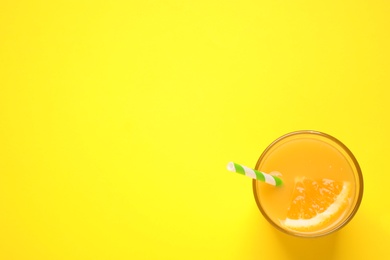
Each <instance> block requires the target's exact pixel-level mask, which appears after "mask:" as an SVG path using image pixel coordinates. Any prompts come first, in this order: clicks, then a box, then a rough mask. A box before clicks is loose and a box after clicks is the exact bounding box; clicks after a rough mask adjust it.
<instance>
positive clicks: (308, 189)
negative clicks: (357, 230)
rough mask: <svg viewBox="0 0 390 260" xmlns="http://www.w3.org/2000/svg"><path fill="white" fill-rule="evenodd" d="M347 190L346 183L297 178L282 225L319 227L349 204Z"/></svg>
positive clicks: (307, 228)
mask: <svg viewBox="0 0 390 260" xmlns="http://www.w3.org/2000/svg"><path fill="white" fill-rule="evenodd" d="M349 192H350V185H349V183H348V182H337V181H333V180H329V179H322V180H319V181H316V180H312V179H309V178H297V179H296V181H295V187H294V191H293V195H292V200H291V204H290V207H289V208H288V211H287V218H286V219H285V220H284V221H282V224H284V225H285V226H286V227H288V228H290V229H294V230H299V231H305V230H306V231H309V230H316V229H318V228H321V227H322V226H324V225H325V224H326V223H329V221H331V220H332V219H334V218H336V217H339V216H340V215H341V213H342V212H343V210H344V209H345V208H346V207H347V205H348V204H349V200H348V196H349Z"/></svg>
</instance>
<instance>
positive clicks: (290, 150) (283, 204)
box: [256, 135, 356, 231]
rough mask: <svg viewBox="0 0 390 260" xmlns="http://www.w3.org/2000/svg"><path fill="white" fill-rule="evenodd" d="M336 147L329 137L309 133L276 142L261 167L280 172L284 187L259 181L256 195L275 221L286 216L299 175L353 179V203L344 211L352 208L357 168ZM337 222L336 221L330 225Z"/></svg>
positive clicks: (341, 179)
mask: <svg viewBox="0 0 390 260" xmlns="http://www.w3.org/2000/svg"><path fill="white" fill-rule="evenodd" d="M335 146H336V147H337V145H336V144H334V143H332V142H329V141H328V140H321V138H316V137H310V136H309V135H308V136H306V137H305V136H303V137H302V138H292V139H291V140H287V141H284V142H281V143H280V144H276V145H274V146H273V147H272V148H271V149H269V150H268V151H267V152H266V154H265V155H264V156H263V158H262V160H261V162H260V163H259V165H258V169H259V170H261V171H263V172H267V173H271V174H272V172H275V171H277V172H280V173H281V178H282V180H283V185H282V186H281V187H273V186H271V185H267V184H265V183H261V182H257V183H256V185H257V186H256V192H257V194H256V196H258V201H259V203H260V204H261V208H262V209H263V211H264V213H265V214H266V215H267V216H268V217H269V218H270V219H271V221H273V222H274V223H275V224H277V225H280V220H284V219H285V218H286V215H287V209H288V207H289V205H290V202H291V196H292V192H293V188H294V183H295V179H296V177H307V178H311V179H324V178H325V179H331V180H335V181H341V182H349V183H350V187H351V192H350V193H349V199H348V200H349V201H350V203H349V206H348V207H347V208H346V209H345V210H344V211H345V213H348V212H349V211H351V208H352V206H353V203H354V197H355V193H356V190H355V188H356V181H355V172H354V171H355V169H354V168H353V164H352V161H351V159H350V158H349V157H348V156H347V155H346V154H344V153H343V152H342V151H340V149H337V148H335ZM345 215H346V214H344V216H345ZM335 221H342V219H337V218H336V220H335ZM334 224H335V223H334V221H333V222H331V223H329V224H328V225H327V226H328V227H330V226H333V225H334ZM321 228H322V229H324V228H325V229H326V228H327V227H326V226H325V227H321ZM309 231H316V230H309Z"/></svg>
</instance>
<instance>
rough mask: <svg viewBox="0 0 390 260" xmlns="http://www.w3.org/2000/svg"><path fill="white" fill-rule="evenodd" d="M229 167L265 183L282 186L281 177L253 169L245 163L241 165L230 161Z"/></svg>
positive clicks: (230, 169)
mask: <svg viewBox="0 0 390 260" xmlns="http://www.w3.org/2000/svg"><path fill="white" fill-rule="evenodd" d="M227 169H228V170H229V171H231V172H236V173H240V174H243V175H245V176H248V177H249V178H252V179H255V180H259V181H263V182H265V183H268V184H271V185H274V186H280V185H282V183H283V182H282V180H281V179H280V178H279V177H276V176H274V175H271V174H268V173H264V172H261V171H257V170H254V169H251V168H249V167H246V166H244V165H240V164H238V163H234V162H229V163H228V165H227Z"/></svg>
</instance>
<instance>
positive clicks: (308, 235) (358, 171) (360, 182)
mask: <svg viewBox="0 0 390 260" xmlns="http://www.w3.org/2000/svg"><path fill="white" fill-rule="evenodd" d="M302 134H306V135H307V134H308V135H314V136H321V137H325V138H326V139H329V140H331V141H333V142H334V143H336V144H337V145H339V146H340V147H341V149H343V150H344V151H345V152H346V153H347V155H348V156H349V158H350V159H351V160H352V163H353V165H354V166H355V168H356V175H357V179H358V186H359V192H358V194H357V198H356V203H355V205H354V207H353V208H352V209H351V212H350V213H349V215H348V216H346V218H345V219H344V220H343V221H341V222H340V223H339V224H338V225H336V226H334V227H333V228H330V229H329V230H326V231H325V232H318V233H316V232H314V233H298V232H294V231H291V230H288V229H285V228H282V227H281V226H279V225H278V224H276V223H275V222H274V221H273V220H272V219H271V218H270V217H269V216H268V214H267V213H266V212H265V210H264V209H263V207H262V206H261V203H260V201H259V198H258V196H257V194H258V193H257V185H256V184H257V182H258V181H256V180H253V181H252V188H253V195H254V197H255V201H256V204H257V207H258V208H259V210H260V212H261V213H262V215H263V216H264V217H265V219H266V220H267V221H268V223H270V224H271V225H272V226H273V227H275V228H276V229H278V230H280V231H282V232H284V233H287V234H289V235H292V236H296V237H306V238H314V237H322V236H325V235H329V234H331V233H334V232H336V231H338V230H340V229H341V228H342V227H344V226H345V225H346V224H347V223H348V222H350V221H351V220H352V218H353V217H354V216H355V214H356V212H357V211H358V209H359V207H360V204H361V202H362V199H363V189H364V184H363V174H362V171H361V168H360V166H359V163H358V161H357V159H356V158H355V156H354V155H353V153H352V152H351V151H350V150H349V148H348V147H347V146H346V145H345V144H344V143H342V142H341V141H340V140H338V139H337V138H335V137H333V136H331V135H329V134H326V133H323V132H320V131H315V130H298V131H293V132H290V133H287V134H284V135H282V136H280V137H278V138H277V139H275V140H274V141H273V142H271V144H269V145H268V146H267V148H266V149H265V150H264V151H263V152H262V154H261V155H260V157H259V159H258V160H257V163H256V166H255V169H258V167H259V166H260V163H261V162H262V161H263V159H264V157H265V156H266V155H267V154H268V152H269V151H270V150H271V149H272V148H273V147H274V146H275V145H276V144H278V143H279V142H280V141H282V140H284V139H286V138H289V137H291V136H297V135H302Z"/></svg>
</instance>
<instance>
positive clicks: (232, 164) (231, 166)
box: [227, 162, 236, 172]
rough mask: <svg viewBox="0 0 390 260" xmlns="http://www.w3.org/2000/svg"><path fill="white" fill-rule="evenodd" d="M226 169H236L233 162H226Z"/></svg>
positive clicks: (232, 170)
mask: <svg viewBox="0 0 390 260" xmlns="http://www.w3.org/2000/svg"><path fill="white" fill-rule="evenodd" d="M227 169H228V171H231V172H234V171H235V170H236V169H235V167H234V163H233V162H229V163H228V164H227Z"/></svg>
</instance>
